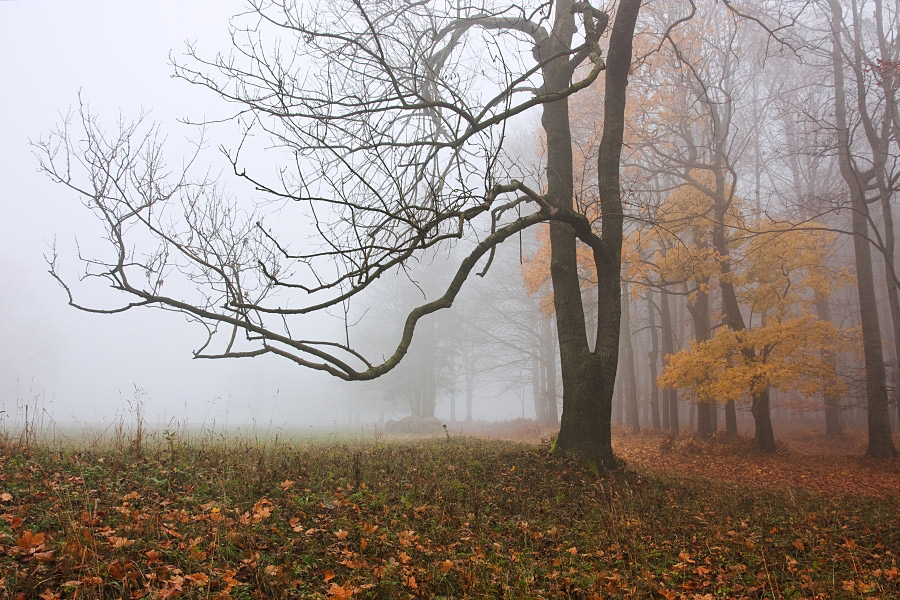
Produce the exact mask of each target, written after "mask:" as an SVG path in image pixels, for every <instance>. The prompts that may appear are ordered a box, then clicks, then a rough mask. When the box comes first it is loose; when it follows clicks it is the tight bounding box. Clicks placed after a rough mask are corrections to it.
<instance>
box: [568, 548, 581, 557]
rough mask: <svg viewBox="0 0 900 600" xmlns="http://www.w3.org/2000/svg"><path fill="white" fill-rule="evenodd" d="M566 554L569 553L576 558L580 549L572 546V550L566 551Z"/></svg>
mask: <svg viewBox="0 0 900 600" xmlns="http://www.w3.org/2000/svg"><path fill="white" fill-rule="evenodd" d="M566 552H568V553H569V554H571V555H572V556H575V555H576V554H578V548H576V547H575V546H572V547H571V548H569V549H568V550H566Z"/></svg>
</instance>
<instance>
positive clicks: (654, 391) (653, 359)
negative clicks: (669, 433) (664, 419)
mask: <svg viewBox="0 0 900 600" xmlns="http://www.w3.org/2000/svg"><path fill="white" fill-rule="evenodd" d="M655 312H656V307H655V305H654V303H653V292H652V291H651V290H647V314H648V315H649V317H648V319H649V321H650V352H649V353H648V354H647V358H648V359H649V360H650V419H651V421H652V423H653V429H655V430H656V431H659V430H660V429H662V424H661V423H660V420H659V386H658V385H656V378H657V377H659V367H658V363H659V333H658V332H657V330H656V318H655Z"/></svg>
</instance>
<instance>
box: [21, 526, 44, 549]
mask: <svg viewBox="0 0 900 600" xmlns="http://www.w3.org/2000/svg"><path fill="white" fill-rule="evenodd" d="M43 543H44V534H43V533H32V532H31V531H25V532H23V533H22V536H21V537H20V538H19V540H18V542H17V544H18V546H19V549H20V550H22V552H34V551H35V550H37V548H39V547H40V546H41V544H43Z"/></svg>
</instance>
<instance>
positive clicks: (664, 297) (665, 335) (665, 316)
mask: <svg viewBox="0 0 900 600" xmlns="http://www.w3.org/2000/svg"><path fill="white" fill-rule="evenodd" d="M659 313H660V321H661V323H662V353H663V362H666V363H667V362H668V358H667V357H668V356H669V355H670V354H675V330H674V328H673V323H672V311H671V309H670V307H669V293H668V292H667V291H665V290H663V292H662V294H661V295H660V311H659ZM663 426H664V427H665V428H666V429H668V430H669V433H671V434H672V435H678V430H679V423H678V390H676V389H675V388H666V389H665V390H663Z"/></svg>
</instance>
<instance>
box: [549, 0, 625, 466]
mask: <svg viewBox="0 0 900 600" xmlns="http://www.w3.org/2000/svg"><path fill="white" fill-rule="evenodd" d="M640 5H641V0H622V1H621V2H620V3H619V6H618V10H617V13H616V18H615V24H614V26H613V30H612V34H611V36H610V42H609V52H608V56H607V59H606V66H607V68H606V78H605V79H606V97H605V99H604V114H603V137H602V139H601V141H600V147H599V151H598V159H597V182H598V191H599V197H600V208H601V214H602V215H603V219H602V223H601V227H602V230H601V235H600V238H601V241H602V247H600V246H599V245H598V246H594V247H593V248H592V249H593V256H594V263H595V266H596V268H597V336H596V344H595V348H594V351H593V352H591V351H590V349H589V346H588V340H587V332H586V330H585V318H584V310H583V305H582V301H581V290H580V285H579V280H578V271H577V262H576V255H575V235H574V232H572V231H571V230H570V229H568V228H567V227H565V226H563V225H562V224H559V223H551V226H550V248H551V257H550V274H551V280H552V283H553V295H554V306H555V308H556V317H557V330H558V337H559V353H560V361H561V365H562V378H563V414H562V421H561V424H560V431H559V437H558V438H557V443H556V449H557V450H558V451H561V452H563V453H565V454H570V455H575V456H581V457H584V458H586V459H588V460H589V461H591V462H593V463H594V464H596V465H598V466H600V465H602V466H604V467H606V468H610V469H611V468H616V467H617V466H618V465H617V461H616V459H615V456H614V455H613V451H612V432H611V430H610V420H611V417H612V394H613V383H614V382H615V378H616V367H617V362H618V345H619V320H620V311H621V254H622V221H623V216H622V202H621V197H620V193H621V191H620V188H619V162H620V158H621V151H622V136H623V133H624V129H625V98H626V94H625V91H626V86H627V84H628V73H629V71H630V68H631V52H632V41H633V37H634V26H635V22H636V21H637V14H638V11H639V9H640ZM573 7H574V3H573V2H571V1H570V0H569V1H565V0H558V1H557V9H558V12H557V15H556V22H555V23H554V27H553V34H552V35H551V36H550V41H549V42H548V44H547V50H548V51H549V53H548V54H547V55H546V56H548V57H549V56H553V55H557V54H560V55H561V56H562V58H561V59H557V60H556V61H553V62H551V63H549V64H548V65H547V67H545V68H544V73H545V76H544V85H545V91H554V90H556V89H562V88H564V87H565V85H567V83H568V79H569V78H570V77H571V72H565V73H563V71H564V69H561V68H556V67H554V63H562V64H563V65H564V64H567V63H566V61H567V60H568V51H569V48H570V46H571V43H572V33H573V31H574V21H571V19H572V18H573V17H572V8H573ZM542 58H543V55H542ZM562 74H564V77H561V76H560V75H562ZM542 123H543V125H544V130H545V132H546V135H547V191H548V199H549V201H550V202H551V203H552V204H553V205H554V207H556V208H559V209H561V210H572V206H573V191H574V185H573V168H572V165H573V163H572V139H571V132H570V129H569V113H568V104H567V102H565V101H561V102H555V103H551V104H547V105H545V106H544V114H543V119H542Z"/></svg>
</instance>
